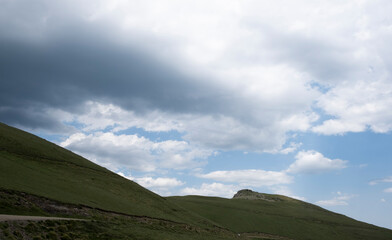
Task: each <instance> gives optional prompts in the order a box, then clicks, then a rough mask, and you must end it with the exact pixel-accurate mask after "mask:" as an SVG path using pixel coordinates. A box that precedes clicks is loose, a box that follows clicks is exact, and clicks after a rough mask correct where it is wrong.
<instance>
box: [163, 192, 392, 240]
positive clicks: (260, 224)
mask: <svg viewBox="0 0 392 240" xmlns="http://www.w3.org/2000/svg"><path fill="white" fill-rule="evenodd" d="M278 197H279V196H278ZM280 198H281V199H283V200H282V201H275V202H269V201H264V200H247V199H224V198H215V197H201V196H186V197H170V198H169V200H170V201H171V202H173V203H176V204H178V205H180V206H182V207H184V208H186V209H188V210H189V211H194V212H197V213H198V214H199V215H201V216H203V217H205V218H207V219H209V220H211V221H213V222H215V223H218V224H219V225H221V226H223V227H225V228H228V229H230V230H232V231H234V232H237V233H246V232H262V233H268V234H274V235H281V236H285V237H289V238H292V239H297V240H302V239H303V240H305V239H319V240H323V239H325V240H329V239H336V240H339V239H353V240H354V239H355V240H358V239H392V231H391V230H388V229H384V228H380V227H376V226H373V225H370V224H366V223H363V222H359V221H356V220H354V219H351V218H348V217H346V216H343V215H340V214H336V213H333V212H330V211H327V210H325V209H323V208H320V207H318V206H315V205H312V204H309V203H305V202H302V201H299V200H295V199H290V198H287V197H283V196H281V197H280Z"/></svg>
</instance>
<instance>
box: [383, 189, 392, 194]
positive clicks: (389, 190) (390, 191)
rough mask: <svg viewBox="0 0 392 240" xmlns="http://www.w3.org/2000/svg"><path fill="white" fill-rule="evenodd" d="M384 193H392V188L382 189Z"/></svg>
mask: <svg viewBox="0 0 392 240" xmlns="http://www.w3.org/2000/svg"><path fill="white" fill-rule="evenodd" d="M384 192H386V193H392V188H387V189H384Z"/></svg>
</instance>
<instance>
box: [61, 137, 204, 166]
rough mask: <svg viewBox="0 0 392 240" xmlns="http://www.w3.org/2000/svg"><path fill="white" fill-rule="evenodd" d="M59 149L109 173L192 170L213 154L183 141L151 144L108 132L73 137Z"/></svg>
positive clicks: (141, 139)
mask: <svg viewBox="0 0 392 240" xmlns="http://www.w3.org/2000/svg"><path fill="white" fill-rule="evenodd" d="M60 145H61V146H62V147H66V148H68V149H70V150H72V151H75V152H76V153H78V154H80V155H82V156H84V157H86V158H88V159H90V160H92V161H94V162H96V163H98V164H100V165H103V166H105V167H108V168H110V169H112V170H117V169H119V168H121V167H127V168H129V169H131V170H139V171H153V170H155V169H156V168H157V167H161V168H174V169H182V168H192V167H194V166H197V165H200V164H201V163H200V160H201V159H205V158H206V157H208V156H209V155H210V154H211V153H212V152H211V151H209V150H203V149H198V148H193V147H192V146H191V145H189V144H188V143H187V142H184V141H174V140H167V141H161V142H153V141H151V140H149V139H147V138H145V137H139V136H137V135H126V134H121V135H115V134H113V133H111V132H106V133H105V132H95V133H92V134H89V135H86V134H84V133H76V134H73V135H71V136H70V137H69V138H67V139H66V140H65V141H63V142H62V143H61V144H60Z"/></svg>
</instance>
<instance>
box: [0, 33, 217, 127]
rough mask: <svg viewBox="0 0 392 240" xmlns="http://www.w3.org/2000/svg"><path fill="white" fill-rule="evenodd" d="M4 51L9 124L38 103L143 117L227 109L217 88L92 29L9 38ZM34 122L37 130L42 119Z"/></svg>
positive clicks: (0, 59)
mask: <svg viewBox="0 0 392 240" xmlns="http://www.w3.org/2000/svg"><path fill="white" fill-rule="evenodd" d="M0 52H1V53H2V54H1V55H0V63H1V64H0V76H1V88H0V106H1V107H3V111H1V113H0V117H1V120H2V121H7V122H9V123H14V122H25V121H26V120H21V118H24V117H26V116H24V115H23V114H13V113H12V112H11V111H15V110H12V109H18V111H19V112H21V111H23V109H27V108H28V107H29V106H30V105H37V104H40V105H41V106H43V107H52V108H60V109H64V110H67V111H78V110H81V109H78V107H79V106H81V104H82V103H83V102H84V101H87V100H98V101H103V102H110V103H115V104H118V105H120V106H122V107H124V108H126V109H132V110H134V111H139V112H142V111H144V110H148V109H163V110H165V111H169V112H200V111H205V112H212V111H213V110H214V109H216V108H219V107H220V105H223V102H220V101H219V89H218V88H217V87H215V86H213V85H211V84H208V86H207V84H205V83H202V81H198V80H197V79H195V78H192V77H189V76H186V75H184V74H181V73H179V72H177V71H175V70H173V68H171V67H169V66H168V65H166V64H163V63H162V62H160V61H158V60H157V59H154V58H153V57H151V56H148V54H145V53H143V51H140V50H136V49H131V48H123V47H120V46H117V45H116V44H115V43H113V42H112V41H110V40H108V39H105V38H103V37H101V33H98V34H96V33H94V32H93V31H91V30H89V29H77V30H75V29H73V31H71V30H69V31H68V32H63V33H62V34H61V35H60V36H54V37H48V38H46V39H45V40H44V41H42V42H38V43H37V42H29V41H23V40H13V41H9V40H4V39H3V40H1V42H0ZM195 80H196V81H195ZM212 102H213V104H211V103H212ZM4 107H7V108H4ZM7 109H8V110H7ZM25 115H26V114H25ZM34 121H35V123H33V122H31V127H33V126H35V125H37V124H38V123H37V121H39V120H38V119H35V120H34ZM26 124H27V122H26ZM42 124H46V123H45V121H42Z"/></svg>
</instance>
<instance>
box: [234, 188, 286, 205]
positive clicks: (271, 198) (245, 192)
mask: <svg viewBox="0 0 392 240" xmlns="http://www.w3.org/2000/svg"><path fill="white" fill-rule="evenodd" d="M233 199H249V200H264V201H268V202H277V201H283V198H282V197H280V196H279V195H271V194H266V193H259V192H255V191H252V190H250V189H242V190H239V191H238V192H237V193H236V194H235V195H234V196H233Z"/></svg>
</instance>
